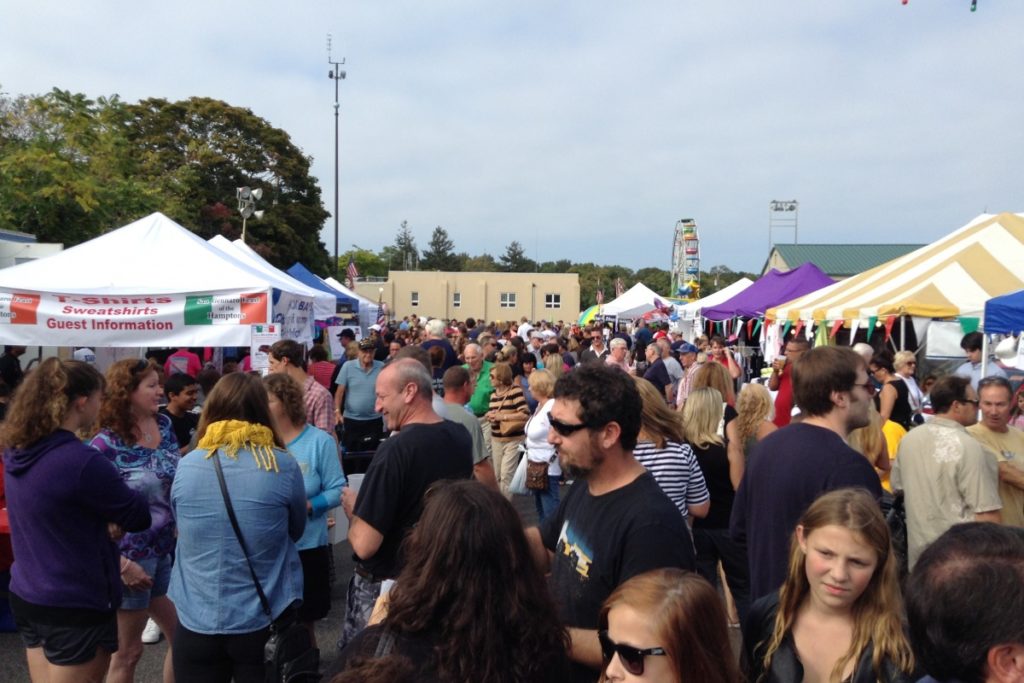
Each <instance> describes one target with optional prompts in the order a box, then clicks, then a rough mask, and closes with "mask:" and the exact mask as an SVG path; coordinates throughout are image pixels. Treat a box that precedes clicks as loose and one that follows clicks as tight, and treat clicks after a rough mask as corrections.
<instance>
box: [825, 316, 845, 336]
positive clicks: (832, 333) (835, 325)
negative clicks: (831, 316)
mask: <svg viewBox="0 0 1024 683" xmlns="http://www.w3.org/2000/svg"><path fill="white" fill-rule="evenodd" d="M842 328H843V321H842V320H836V321H835V322H834V323H832V330H831V331H830V332H829V335H828V336H829V338H830V339H835V337H836V335H837V334H839V330H841V329H842Z"/></svg>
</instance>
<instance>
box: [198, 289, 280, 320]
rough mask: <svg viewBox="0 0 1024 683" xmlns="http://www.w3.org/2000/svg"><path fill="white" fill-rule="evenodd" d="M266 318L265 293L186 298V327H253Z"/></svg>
mask: <svg viewBox="0 0 1024 683" xmlns="http://www.w3.org/2000/svg"><path fill="white" fill-rule="evenodd" d="M266 317H267V295H266V293H265V292H259V293H253V294H229V295H220V296H219V295H202V296H189V297H185V324H186V325H251V324H252V323H262V322H266Z"/></svg>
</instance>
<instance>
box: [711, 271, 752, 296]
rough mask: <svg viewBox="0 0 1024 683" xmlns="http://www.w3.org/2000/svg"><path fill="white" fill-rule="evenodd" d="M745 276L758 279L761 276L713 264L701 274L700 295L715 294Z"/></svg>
mask: <svg viewBox="0 0 1024 683" xmlns="http://www.w3.org/2000/svg"><path fill="white" fill-rule="evenodd" d="M744 277H746V278H750V279H751V280H756V279H757V278H758V277H759V276H758V275H755V274H753V273H743V272H737V271H734V270H733V269H732V268H730V267H729V266H723V265H718V266H711V268H709V269H708V270H707V271H706V272H704V273H701V275H700V296H707V295H708V294H714V293H715V292H717V291H719V290H720V289H724V288H726V287H728V286H729V285H731V284H732V283H734V282H736V281H737V280H739V279H741V278H744Z"/></svg>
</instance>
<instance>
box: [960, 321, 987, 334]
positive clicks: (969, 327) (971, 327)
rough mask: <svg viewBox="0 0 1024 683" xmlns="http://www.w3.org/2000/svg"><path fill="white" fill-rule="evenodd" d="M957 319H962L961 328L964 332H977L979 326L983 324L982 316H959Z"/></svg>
mask: <svg viewBox="0 0 1024 683" xmlns="http://www.w3.org/2000/svg"><path fill="white" fill-rule="evenodd" d="M957 320H959V321H960V329H962V330H963V331H964V334H970V333H971V332H977V331H978V326H979V325H980V324H981V318H957Z"/></svg>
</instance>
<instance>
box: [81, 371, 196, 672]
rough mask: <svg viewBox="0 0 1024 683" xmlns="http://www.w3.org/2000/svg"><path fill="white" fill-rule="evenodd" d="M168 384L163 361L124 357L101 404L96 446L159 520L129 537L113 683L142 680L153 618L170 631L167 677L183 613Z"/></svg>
mask: <svg viewBox="0 0 1024 683" xmlns="http://www.w3.org/2000/svg"><path fill="white" fill-rule="evenodd" d="M162 397H163V389H162V388H161V387H160V377H159V374H158V373H157V371H156V367H155V366H153V365H150V364H149V363H148V362H146V361H145V360H134V359H125V360H119V361H117V362H116V363H114V364H113V365H111V366H110V368H109V369H108V370H107V393H106V396H105V397H104V399H103V406H102V408H101V409H100V427H101V429H100V431H99V433H97V434H96V436H95V437H93V439H92V442H91V445H92V446H93V447H94V448H96V449H97V450H98V451H99V452H100V453H103V454H104V455H105V456H107V459H109V460H110V462H112V463H113V464H114V465H115V466H116V467H117V469H118V470H119V471H120V472H121V477H122V478H123V479H124V480H125V482H126V483H127V484H128V486H129V487H130V488H131V489H133V490H135V491H139V492H141V493H143V494H145V496H146V497H147V499H148V500H149V512H150V515H152V518H153V525H152V526H151V527H150V528H149V529H148V530H146V531H142V532H137V533H128V534H125V535H124V538H122V539H121V544H120V545H121V580H122V581H123V582H124V586H125V591H124V598H123V600H122V601H121V608H120V609H119V610H118V612H117V631H118V649H117V652H116V653H114V656H113V657H112V658H111V660H110V673H109V674H108V676H107V681H108V682H109V683H129V682H130V681H133V680H135V667H136V666H137V665H138V663H139V659H140V658H141V657H142V630H143V629H144V628H145V626H146V619H147V617H151V618H152V619H153V621H155V622H156V623H157V625H158V626H159V627H160V630H161V631H162V632H163V634H164V635H165V636H167V656H166V657H165V658H164V667H163V678H164V683H170V681H172V680H173V679H174V674H173V671H172V669H171V660H172V656H173V655H172V650H173V647H174V632H175V630H176V628H177V626H178V616H177V612H176V611H175V609H174V603H172V602H171V600H170V599H169V598H168V597H167V586H168V584H169V583H170V580H171V565H172V563H173V559H174V546H175V537H176V536H177V528H176V525H175V520H174V513H173V511H172V510H171V484H172V483H173V482H174V475H175V473H176V472H177V469H178V461H179V460H180V459H181V456H180V451H179V450H178V439H177V437H176V436H175V435H174V428H173V426H172V425H171V419H170V418H169V417H167V416H166V415H161V414H159V413H158V412H157V411H158V410H159V408H160V399H161V398H162Z"/></svg>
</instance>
